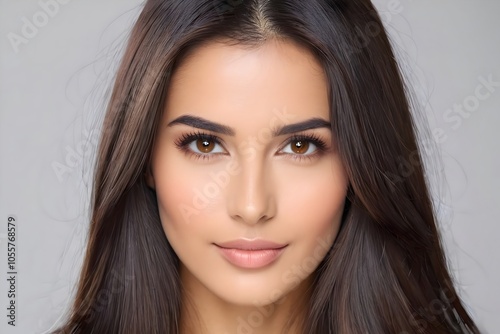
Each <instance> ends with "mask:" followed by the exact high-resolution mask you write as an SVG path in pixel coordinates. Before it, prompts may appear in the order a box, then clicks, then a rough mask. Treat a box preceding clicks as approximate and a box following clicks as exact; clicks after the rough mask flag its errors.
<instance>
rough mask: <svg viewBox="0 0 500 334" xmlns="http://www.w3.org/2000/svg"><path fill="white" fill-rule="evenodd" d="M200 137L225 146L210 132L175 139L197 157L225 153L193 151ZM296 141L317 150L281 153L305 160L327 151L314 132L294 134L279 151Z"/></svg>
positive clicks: (210, 157)
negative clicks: (304, 152)
mask: <svg viewBox="0 0 500 334" xmlns="http://www.w3.org/2000/svg"><path fill="white" fill-rule="evenodd" d="M198 139H205V140H208V141H213V142H214V143H215V144H217V145H220V146H222V147H224V145H223V141H222V140H221V139H220V138H219V137H217V136H215V135H212V134H209V133H204V132H200V131H197V132H191V133H186V134H183V135H182V136H181V137H180V138H179V139H177V140H176V141H175V146H177V148H178V149H180V150H181V151H183V152H184V153H186V154H188V155H190V156H192V157H194V158H195V159H202V160H205V159H212V158H213V157H214V155H221V154H224V153H204V154H202V153H197V152H193V151H192V150H191V149H190V148H189V144H191V143H192V142H193V141H195V140H198ZM296 141H305V142H308V143H310V144H313V145H314V146H316V150H315V152H314V153H311V154H307V155H304V154H291V153H281V154H280V155H284V156H287V157H288V158H290V159H293V160H296V161H304V160H311V159H314V158H316V157H318V156H321V155H322V154H323V153H324V152H326V151H327V144H326V143H325V142H324V141H323V140H322V139H320V138H319V137H318V136H316V135H314V134H302V135H298V134H297V135H293V136H292V137H290V138H288V140H287V141H286V143H285V144H284V145H282V146H281V148H280V149H279V151H281V150H283V149H284V148H285V147H286V146H288V145H290V144H291V143H292V142H296Z"/></svg>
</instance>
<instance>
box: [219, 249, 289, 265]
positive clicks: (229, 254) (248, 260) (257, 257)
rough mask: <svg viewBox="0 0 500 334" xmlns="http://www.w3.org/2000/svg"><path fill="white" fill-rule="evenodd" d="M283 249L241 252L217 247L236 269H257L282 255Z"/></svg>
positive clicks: (240, 250)
mask: <svg viewBox="0 0 500 334" xmlns="http://www.w3.org/2000/svg"><path fill="white" fill-rule="evenodd" d="M285 247H286V246H285ZM285 247H283V248H278V249H259V250H243V249H235V248H222V247H219V246H217V248H218V249H219V251H220V252H221V254H222V256H224V257H225V258H226V260H228V261H229V262H230V263H231V264H233V265H235V266H237V267H240V268H245V269H258V268H262V267H265V266H267V265H269V264H271V263H273V262H274V261H276V260H277V259H278V257H279V256H280V255H281V253H283V251H284V249H285Z"/></svg>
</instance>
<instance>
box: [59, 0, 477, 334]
mask: <svg viewBox="0 0 500 334" xmlns="http://www.w3.org/2000/svg"><path fill="white" fill-rule="evenodd" d="M270 39H281V40H288V41H293V42H295V43H298V44H300V45H301V46H303V47H304V48H306V49H307V50H309V51H310V52H311V53H312V54H313V55H314V56H315V57H316V58H317V60H318V61H319V63H320V64H321V65H322V67H323V69H324V71H325V73H326V76H327V79H328V86H329V87H328V93H329V99H330V101H329V102H330V109H331V114H330V118H331V120H332V131H333V134H334V137H335V139H334V140H335V141H336V142H337V143H338V147H339V152H340V155H341V158H342V161H343V164H344V167H345V169H346V171H347V175H348V178H349V182H350V185H349V189H348V195H347V199H346V207H345V210H344V217H343V220H342V225H341V228H340V231H339V234H338V236H337V238H336V240H335V242H334V244H333V247H332V249H331V250H330V252H329V253H328V254H327V256H326V257H325V259H324V260H323V261H322V262H321V264H320V266H319V267H318V269H317V270H316V272H315V273H314V288H313V291H312V296H311V298H310V301H309V306H308V307H307V308H306V312H307V314H305V323H304V329H303V332H304V333H311V334H327V333H337V334H350V333H360V334H361V333H362V334H365V333H370V334H387V333H398V334H404V333H479V331H478V329H477V327H476V325H475V324H474V321H473V320H472V319H471V317H470V316H469V314H468V313H467V311H466V309H465V308H464V306H463V304H462V302H461V300H460V298H459V296H458V294H457V292H456V290H455V288H454V283H453V281H452V279H451V277H450V274H449V269H448V268H447V262H446V259H445V256H444V251H443V248H442V244H441V240H440V234H439V231H438V229H437V225H436V219H435V214H434V209H433V206H432V203H431V201H430V196H429V191H428V185H427V184H426V179H425V176H424V172H423V167H422V157H421V155H420V153H419V152H420V151H419V149H418V145H417V140H416V135H415V133H416V128H415V125H414V122H413V120H412V116H411V111H410V106H409V102H408V101H409V97H408V94H407V92H406V90H405V84H404V81H403V79H402V76H401V74H400V71H399V69H398V65H397V63H396V60H395V57H394V53H393V50H392V48H391V45H390V43H389V40H388V37H387V34H386V32H385V30H384V27H383V25H382V23H381V20H380V17H379V16H378V14H377V12H376V11H375V9H374V7H373V6H372V4H371V3H370V1H368V0H245V1H243V0H239V1H238V0H233V1H230V0H227V1H221V0H148V1H146V2H145V4H144V8H143V10H142V12H141V14H140V16H139V18H138V20H137V22H136V23H135V26H134V27H133V30H132V32H131V36H130V39H129V41H128V45H127V48H126V51H125V54H124V56H123V59H122V61H121V64H120V67H119V70H118V73H117V77H116V80H115V83H114V88H113V91H112V95H111V99H110V102H109V105H108V108H107V112H106V115H105V118H104V122H103V130H102V136H101V139H100V144H99V148H98V153H97V161H96V165H95V174H94V180H93V188H92V202H91V222H90V231H89V239H88V245H87V250H86V254H85V260H84V264H83V268H82V272H81V276H80V279H79V284H78V288H77V293H76V298H75V301H74V304H73V307H72V309H71V312H70V314H69V318H68V319H67V321H66V322H65V323H64V324H63V325H62V326H61V327H60V328H59V329H58V330H57V331H56V332H55V333H127V334H135V333H136V334H139V333H140V334H143V333H170V334H176V333H179V331H180V329H179V328H180V318H181V317H180V316H181V312H180V310H181V307H182V303H183V301H182V300H181V295H182V294H181V285H180V280H179V275H178V265H179V259H178V257H177V256H176V254H175V252H174V251H173V249H172V248H171V246H170V245H169V243H168V241H167V238H166V236H165V233H164V231H163V229H162V226H161V222H160V218H159V214H158V207H157V202H156V195H155V193H154V191H153V190H152V189H150V188H148V186H147V184H146V182H145V178H144V174H145V172H146V170H147V168H148V167H149V161H150V158H151V152H152V147H153V143H154V140H155V136H156V133H157V124H158V123H159V121H160V118H161V116H162V112H163V110H164V104H165V96H166V91H167V89H168V86H169V82H170V78H171V76H172V73H173V71H175V69H176V68H178V67H179V66H180V64H181V62H182V60H183V59H186V57H187V56H188V55H190V54H191V53H192V52H193V51H194V50H195V49H196V47H199V46H200V45H202V44H204V43H209V42H213V41H216V40H219V41H220V40H222V41H225V42H226V43H234V44H237V45H244V46H249V47H257V46H259V45H261V44H262V43H264V42H265V41H268V40H270ZM401 159H403V160H404V161H411V162H412V166H413V167H414V168H413V169H412V172H411V173H406V174H405V175H401V173H400V170H399V165H400V161H401ZM408 174H409V175H408Z"/></svg>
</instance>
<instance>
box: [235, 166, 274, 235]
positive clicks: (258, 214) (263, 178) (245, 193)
mask: <svg viewBox="0 0 500 334" xmlns="http://www.w3.org/2000/svg"><path fill="white" fill-rule="evenodd" d="M270 174H271V172H270V171H269V170H267V169H266V167H265V165H264V163H262V162H258V161H251V162H248V163H246V164H244V165H243V166H241V168H240V171H239V173H237V174H236V175H233V176H232V177H231V181H230V187H228V193H227V194H226V198H227V210H228V214H229V215H230V216H231V218H232V219H233V220H236V221H239V222H242V223H245V224H249V225H254V224H258V223H262V222H265V221H268V220H270V219H272V218H273V217H274V216H275V215H276V210H277V207H276V200H275V197H274V189H273V182H272V175H270Z"/></svg>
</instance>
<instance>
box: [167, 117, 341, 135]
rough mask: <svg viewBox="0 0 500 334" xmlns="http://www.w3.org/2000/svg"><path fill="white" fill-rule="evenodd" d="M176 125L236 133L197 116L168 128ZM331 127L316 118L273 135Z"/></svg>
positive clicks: (284, 128)
mask: <svg viewBox="0 0 500 334" xmlns="http://www.w3.org/2000/svg"><path fill="white" fill-rule="evenodd" d="M175 124H184V125H188V126H191V127H193V128H197V129H203V130H207V131H212V132H216V133H221V134H224V135H228V136H234V135H235V133H236V132H235V131H234V129H233V128H231V127H229V126H227V125H223V124H219V123H215V122H212V121H209V120H207V119H204V118H201V117H197V116H191V115H183V116H180V117H178V118H176V119H174V120H173V121H171V122H170V123H168V125H167V126H168V127H170V126H173V125H175ZM331 126H332V125H331V123H330V122H328V121H326V120H324V119H322V118H317V117H314V118H311V119H308V120H305V121H302V122H298V123H293V124H288V125H285V126H281V127H278V128H277V129H273V130H272V134H273V136H274V137H277V136H282V135H286V134H290V133H296V132H301V131H306V130H311V129H318V128H328V129H331Z"/></svg>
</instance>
